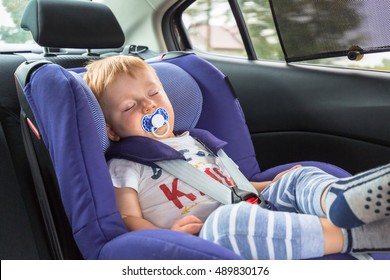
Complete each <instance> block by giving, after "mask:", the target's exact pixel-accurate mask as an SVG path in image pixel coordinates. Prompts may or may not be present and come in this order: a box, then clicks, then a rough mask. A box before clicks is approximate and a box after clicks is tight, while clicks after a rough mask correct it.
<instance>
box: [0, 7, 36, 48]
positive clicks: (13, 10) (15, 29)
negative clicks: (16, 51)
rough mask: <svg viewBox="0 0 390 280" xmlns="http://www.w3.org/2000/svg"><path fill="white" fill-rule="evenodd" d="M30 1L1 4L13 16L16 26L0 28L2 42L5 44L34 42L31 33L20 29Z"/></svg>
mask: <svg viewBox="0 0 390 280" xmlns="http://www.w3.org/2000/svg"><path fill="white" fill-rule="evenodd" d="M27 2H28V0H2V1H1V4H2V5H3V7H4V8H5V10H6V11H7V12H8V13H9V15H10V16H11V19H12V20H13V22H14V24H15V25H14V26H12V27H11V26H0V41H3V42H5V43H25V42H28V41H31V40H32V37H31V34H30V32H26V31H24V30H23V29H21V28H20V21H21V19H22V15H23V10H24V7H25V6H26V4H27Z"/></svg>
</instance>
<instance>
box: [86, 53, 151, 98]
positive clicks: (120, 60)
mask: <svg viewBox="0 0 390 280" xmlns="http://www.w3.org/2000/svg"><path fill="white" fill-rule="evenodd" d="M140 70H150V71H151V72H152V73H153V74H154V75H156V73H155V71H154V69H153V68H152V67H151V66H150V65H149V64H147V63H146V62H144V61H143V60H142V59H140V58H137V57H134V56H124V55H118V56H110V57H106V58H104V59H101V60H96V61H93V62H92V63H90V64H88V65H87V72H86V73H85V75H84V80H85V82H86V83H87V85H88V86H89V88H90V89H91V90H92V92H93V94H94V95H95V96H96V98H97V100H98V101H99V103H100V100H101V97H102V95H103V92H104V91H105V89H106V88H107V87H108V86H109V85H111V84H112V83H113V82H114V81H115V80H116V79H117V77H118V76H119V75H120V74H122V73H125V74H127V75H129V76H131V77H132V78H135V75H136V74H137V73H138V72H139V71H140ZM156 77H157V75H156ZM157 79H158V78H157Z"/></svg>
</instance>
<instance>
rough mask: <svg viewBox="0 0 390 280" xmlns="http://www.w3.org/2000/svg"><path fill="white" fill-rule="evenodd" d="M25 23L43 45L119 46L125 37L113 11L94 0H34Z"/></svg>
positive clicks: (59, 46)
mask: <svg viewBox="0 0 390 280" xmlns="http://www.w3.org/2000/svg"><path fill="white" fill-rule="evenodd" d="M21 27H22V28H23V29H24V30H28V31H30V32H31V33H32V36H33V38H34V40H35V42H37V43H38V45H40V46H43V47H51V48H82V49H103V48H118V47H121V46H122V45H123V43H124V40H125V37H124V34H123V31H122V29H121V27H120V25H119V23H118V21H117V19H116V18H115V16H114V14H113V13H112V11H111V10H110V9H109V8H108V7H107V6H105V5H104V4H101V3H97V2H91V1H67V0H56V1H50V0H30V2H29V3H28V4H27V6H26V8H25V10H24V13H23V17H22V21H21Z"/></svg>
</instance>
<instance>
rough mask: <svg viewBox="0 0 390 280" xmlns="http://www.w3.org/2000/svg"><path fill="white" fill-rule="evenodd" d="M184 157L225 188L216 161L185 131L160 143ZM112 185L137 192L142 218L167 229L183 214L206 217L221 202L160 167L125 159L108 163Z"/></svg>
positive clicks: (226, 182) (229, 182)
mask: <svg viewBox="0 0 390 280" xmlns="http://www.w3.org/2000/svg"><path fill="white" fill-rule="evenodd" d="M160 141H161V142H163V143H164V144H166V145H169V146H171V147H172V148H174V149H175V150H177V151H179V152H180V153H182V154H183V155H184V157H185V158H186V159H187V161H188V162H189V163H190V164H192V165H193V166H195V167H196V168H198V169H200V170H201V171H203V172H205V173H206V174H208V175H209V176H211V177H213V178H214V179H216V180H218V181H220V182H221V183H223V184H224V185H226V186H232V185H233V183H232V180H231V179H230V177H229V176H228V175H227V172H226V171H224V170H223V168H221V167H220V166H222V164H220V162H219V159H218V158H216V157H215V156H214V155H213V154H212V153H210V152H208V151H207V149H206V148H205V147H203V145H201V144H200V143H199V142H198V141H196V140H195V139H194V138H193V137H191V136H190V134H189V132H185V133H183V134H182V135H180V136H177V137H174V138H167V139H163V140H160ZM108 166H109V171H110V174H111V178H112V181H113V184H114V186H115V187H117V188H123V187H129V188H133V189H134V190H136V191H137V192H138V198H139V201H140V205H141V210H142V214H143V216H144V218H145V219H146V220H148V221H150V222H152V223H153V224H154V225H156V226H158V227H160V228H166V229H169V228H171V227H172V225H173V224H174V223H175V222H176V221H177V220H179V219H180V218H182V217H183V216H185V215H195V216H196V217H198V218H199V219H200V220H202V221H205V220H206V218H207V217H208V216H209V215H210V213H211V212H212V211H214V210H215V209H216V208H217V207H218V206H220V203H219V202H217V201H216V200H214V199H212V198H211V197H209V196H207V195H205V194H203V193H201V192H199V191H198V190H196V189H194V188H193V187H191V186H189V185H187V184H185V183H183V182H181V181H179V180H178V179H177V178H175V177H173V176H172V175H171V174H169V173H167V172H165V171H163V170H161V169H160V168H152V167H149V166H146V165H143V164H140V163H136V162H132V161H129V160H125V159H111V160H110V161H109V162H108Z"/></svg>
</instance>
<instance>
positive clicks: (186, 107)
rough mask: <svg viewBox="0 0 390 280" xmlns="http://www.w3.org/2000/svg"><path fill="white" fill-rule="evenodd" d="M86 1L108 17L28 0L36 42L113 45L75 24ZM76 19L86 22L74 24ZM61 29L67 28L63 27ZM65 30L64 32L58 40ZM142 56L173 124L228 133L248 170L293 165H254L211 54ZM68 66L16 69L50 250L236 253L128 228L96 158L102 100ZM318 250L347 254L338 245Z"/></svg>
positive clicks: (259, 174) (101, 147) (72, 4)
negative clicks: (332, 249) (171, 113)
mask: <svg viewBox="0 0 390 280" xmlns="http://www.w3.org/2000/svg"><path fill="white" fill-rule="evenodd" d="M84 5H89V7H88V9H91V8H95V9H96V12H99V11H100V12H101V15H102V16H101V19H103V20H102V22H106V23H107V22H108V21H109V20H110V22H115V20H114V19H113V18H112V15H111V14H110V13H109V12H107V11H106V8H104V7H103V6H101V5H100V3H95V2H85V1H63V0H61V1H45V0H31V1H30V4H29V7H28V8H30V9H27V14H28V15H30V17H29V18H28V19H29V21H28V22H25V24H26V27H27V28H28V29H29V30H30V31H32V33H33V35H34V36H33V37H34V38H35V39H36V40H37V42H38V43H39V44H41V45H42V44H46V46H47V47H80V48H94V47H96V46H97V45H98V46H100V47H111V46H112V45H111V44H108V45H105V42H102V41H101V39H102V40H106V39H104V38H107V36H101V34H96V33H94V32H95V31H96V30H100V28H96V26H97V25H99V26H100V24H102V22H100V23H99V22H96V24H92V25H85V24H81V23H82V22H83V20H84V16H85V15H84V14H83V12H82V11H83V9H80V7H82V6H84ZM65 10H66V11H67V13H65V12H64V11H65ZM56 11H61V13H58V12H56ZM80 11H81V12H80ZM63 14H64V15H65V16H67V17H72V20H71V22H72V24H71V26H69V25H67V24H65V25H61V30H60V31H59V30H57V29H56V28H54V29H53V27H54V26H56V25H53V24H51V23H53V20H54V22H66V21H62V20H59V19H58V18H57V17H58V16H61V15H63ZM91 14H93V13H91ZM93 19H96V17H93ZM80 24H81V25H83V26H84V27H85V28H86V29H85V30H81V29H80V28H78V26H80ZM47 25H49V26H47ZM88 26H91V28H88ZM110 26H111V27H112V26H114V25H110ZM69 32H70V34H72V36H61V33H64V34H69ZM105 33H110V34H111V37H113V38H112V40H113V41H115V43H116V44H117V43H118V42H120V41H121V40H123V33H122V32H119V31H117V30H113V29H112V28H111V29H110V30H106V32H105ZM76 34H77V35H78V37H77V38H78V39H77V40H76V41H78V42H76V43H77V44H79V42H81V43H80V45H77V46H75V45H74V44H76V43H75V40H74V38H75V35H76ZM91 37H94V38H95V37H98V38H95V39H94V38H91ZM64 38H65V39H64ZM66 38H72V40H71V41H66V42H63V40H66ZM99 38H100V39H99ZM96 40H97V41H98V43H96V42H97V41H96ZM47 58H48V59H49V57H47ZM66 59H67V58H66V57H65V56H64V57H61V60H65V61H66ZM149 63H151V65H152V66H153V67H154V68H155V70H156V72H157V74H158V76H159V77H160V79H161V81H162V83H163V85H164V88H165V90H166V92H167V93H168V95H169V97H170V99H171V101H172V104H173V106H174V109H175V116H176V118H175V119H176V120H175V127H176V129H178V130H183V129H189V128H192V127H197V128H203V129H206V130H209V131H210V132H212V133H213V134H214V135H215V136H217V137H218V138H220V139H222V140H224V141H227V142H228V143H229V144H228V146H226V148H225V151H226V153H227V154H228V155H229V156H230V157H231V158H233V159H234V160H235V161H236V163H237V164H238V165H239V167H240V169H241V171H242V172H243V173H244V174H245V176H246V177H247V178H248V179H250V180H254V181H256V180H269V179H272V178H273V177H274V175H275V174H277V173H279V172H280V171H281V170H284V169H286V168H288V166H289V165H293V164H295V163H292V164H289V165H286V166H278V167H274V168H271V169H269V170H266V171H261V170H260V168H259V165H258V163H257V161H256V157H255V152H254V148H253V145H252V142H251V139H250V134H249V132H248V128H247V126H246V124H245V118H244V114H243V112H242V110H241V108H240V105H239V102H238V100H237V99H236V97H235V96H234V94H233V92H232V90H231V88H230V86H229V83H228V82H227V80H226V79H227V78H226V77H225V76H224V75H223V73H221V72H220V71H219V70H218V69H216V68H215V67H214V66H212V65H211V64H210V63H208V62H207V61H205V60H204V59H202V58H200V57H199V56H197V55H195V54H188V53H184V54H183V53H168V54H166V55H164V56H162V57H161V59H160V58H158V59H154V60H153V59H152V60H150V61H149ZM72 70H73V71H72V72H70V71H68V70H67V69H65V68H63V67H61V66H59V65H57V64H53V63H50V62H49V61H36V62H28V63H24V64H22V65H21V66H20V67H19V68H18V69H17V71H16V73H15V76H16V80H17V85H18V87H19V89H18V95H19V99H20V103H21V108H22V111H21V126H22V129H23V133H24V135H23V136H24V140H25V145H26V149H27V152H28V153H29V161H30V165H31V168H32V169H33V170H32V171H33V173H35V175H36V176H35V180H34V181H35V182H36V185H37V186H36V188H37V192H38V196H39V199H40V200H41V201H47V203H42V208H43V209H42V212H43V213H44V216H45V218H44V219H45V224H46V226H47V231H48V232H49V236H50V239H51V244H52V247H53V250H54V251H56V252H57V254H56V258H75V257H76V258H77V257H80V255H78V253H77V252H76V253H74V252H73V251H80V253H81V257H82V258H85V259H128V260H130V259H240V256H238V255H236V254H234V253H233V252H231V251H229V250H227V249H225V248H223V247H220V246H218V245H216V244H213V243H210V242H208V241H205V240H202V239H200V238H198V237H195V236H192V235H188V234H184V233H180V232H175V231H170V230H140V231H134V232H128V231H127V229H126V227H125V225H124V224H123V222H122V219H121V216H120V214H119V212H118V209H117V206H116V201H115V195H114V191H113V186H112V182H111V178H110V175H109V173H108V169H107V164H106V161H105V157H104V151H105V149H107V147H108V145H109V142H108V140H107V137H106V136H105V123H104V119H103V115H102V113H101V109H100V107H99V106H98V105H97V102H96V99H95V98H94V96H93V95H92V93H91V92H90V90H89V89H88V87H87V86H86V85H85V83H84V82H83V80H82V79H81V77H80V75H78V74H76V73H81V72H83V71H85V69H84V68H77V69H72ZM227 128H228V129H227ZM232 132H233V133H232ZM300 164H303V165H314V166H318V167H319V168H322V169H324V170H325V171H327V172H329V173H331V174H334V175H335V176H339V177H344V176H348V175H349V174H348V173H347V172H345V171H344V170H342V169H340V168H338V167H336V166H333V165H330V164H326V163H321V162H301V163H300ZM67 221H69V224H68V223H67ZM64 240H65V241H64ZM74 241H75V242H76V244H77V246H75V245H74ZM72 246H75V247H74V248H72ZM67 250H68V251H71V252H66V251H67ZM326 258H330V259H348V258H352V257H351V256H348V255H344V254H337V255H331V256H328V257H326Z"/></svg>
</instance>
